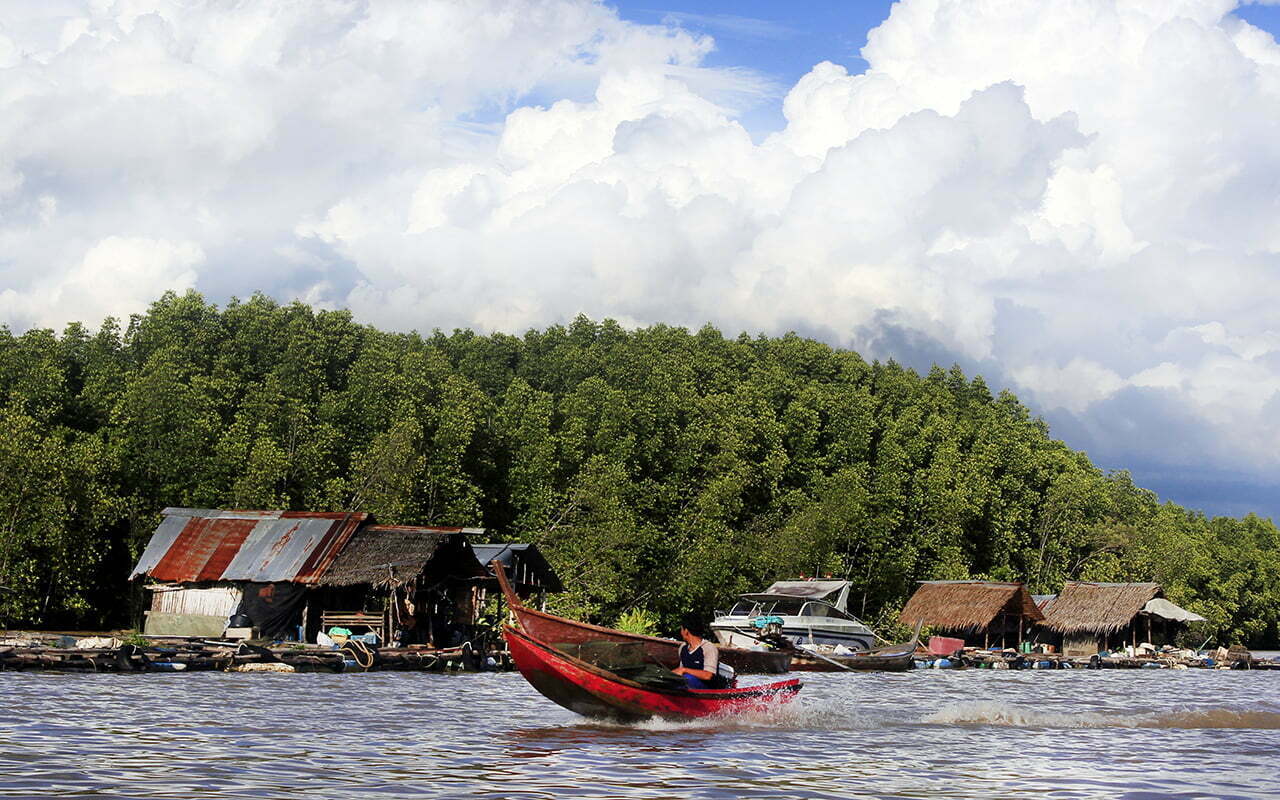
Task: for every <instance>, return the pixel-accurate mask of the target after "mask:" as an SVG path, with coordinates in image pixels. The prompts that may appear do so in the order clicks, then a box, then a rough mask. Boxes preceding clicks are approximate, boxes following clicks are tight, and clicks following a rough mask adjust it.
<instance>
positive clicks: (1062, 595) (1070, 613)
mask: <svg viewBox="0 0 1280 800" xmlns="http://www.w3.org/2000/svg"><path fill="white" fill-rule="evenodd" d="M1161 596H1163V592H1161V590H1160V584H1158V583H1084V582H1082V581H1067V583H1066V585H1065V586H1063V587H1062V591H1061V592H1059V593H1058V598H1057V599H1056V600H1054V601H1053V604H1052V605H1050V606H1049V609H1048V611H1047V612H1046V614H1045V620H1044V625H1045V627H1047V628H1050V629H1052V630H1055V631H1059V632H1061V633H1083V632H1089V633H1115V632H1116V631H1119V630H1122V629H1123V628H1125V627H1126V626H1128V625H1129V623H1130V622H1132V621H1133V618H1134V617H1135V616H1137V615H1138V612H1140V611H1142V609H1143V607H1144V606H1146V604H1147V601H1148V600H1151V599H1152V598H1154V597H1161Z"/></svg>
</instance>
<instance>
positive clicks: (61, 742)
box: [0, 670, 1280, 800]
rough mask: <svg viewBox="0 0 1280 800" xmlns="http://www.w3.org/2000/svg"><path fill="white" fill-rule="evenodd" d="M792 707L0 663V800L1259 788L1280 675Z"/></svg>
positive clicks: (1127, 792)
mask: <svg viewBox="0 0 1280 800" xmlns="http://www.w3.org/2000/svg"><path fill="white" fill-rule="evenodd" d="M804 680H805V683H806V686H805V689H804V691H803V692H802V693H801V696H800V698H799V699H798V700H797V701H796V702H795V703H792V704H791V705H789V706H785V707H782V708H779V709H774V710H771V711H769V712H765V713H761V714H755V715H749V716H744V717H737V718H730V719H720V720H702V721H698V722H692V723H671V722H662V721H654V722H645V723H639V724H632V725H612V724H601V723H597V722H591V721H588V720H584V719H582V718H580V717H577V716H574V715H573V714H571V713H570V712H568V711H565V710H563V709H560V708H558V707H556V706H554V705H552V704H550V703H549V702H547V701H546V700H544V699H543V698H542V697H541V696H539V695H537V694H536V693H535V692H533V690H532V689H530V687H529V686H528V685H527V684H526V683H524V681H523V680H522V679H521V678H520V677H519V676H518V675H513V674H505V675H454V676H449V675H430V674H413V673H371V674H367V675H323V674H302V675H270V674H266V675H237V674H223V673H201V674H194V675H180V676H179V675H175V676H158V675H57V674H24V673H0V687H2V688H3V692H4V697H5V699H6V700H7V701H8V702H7V704H6V705H7V709H8V710H7V712H6V714H5V715H4V716H3V717H0V797H48V796H60V797H90V796H94V797H102V796H108V797H120V798H138V799H139V800H160V799H161V798H165V799H167V798H332V797H338V796H348V797H378V798H457V797H479V798H528V800H544V799H545V798H561V797H567V796H572V797H589V798H596V797H599V798H671V797H681V798H684V797H689V798H737V797H751V798H765V797H767V798H777V797H808V798H850V797H885V798H888V797H899V798H901V797H926V796H928V797H931V798H932V797H954V798H978V797H982V798H990V797H1012V798H1037V800H1042V799H1043V798H1095V797H1106V798H1109V799H1111V800H1118V799H1122V798H1130V799H1132V800H1137V799H1138V798H1156V797H1160V798H1167V797H1174V798H1193V797H1194V798H1203V797H1215V798H1219V797H1221V798H1257V797H1268V796H1272V797H1274V796H1280V794H1277V792H1276V789H1274V788H1273V785H1274V779H1275V764H1276V763H1277V756H1280V742H1278V740H1280V737H1277V736H1276V733H1275V731H1276V730H1277V729H1280V675H1277V674H1274V673H1271V674H1266V673H1238V672H1221V671H1219V672H1207V671H1206V672H1190V671H1188V672H1183V673H1172V674H1170V673H1164V672H1161V673H1154V672H1146V673H1142V672H1105V671H1104V672H1084V671H1081V672H1075V673H1071V672H1051V673H1007V672H1006V673H1000V672H994V673H992V672H985V671H977V670H974V671H967V672H944V671H920V672H915V673H908V674H904V675H875V674H867V675H856V676H844V675H809V676H805V677H804Z"/></svg>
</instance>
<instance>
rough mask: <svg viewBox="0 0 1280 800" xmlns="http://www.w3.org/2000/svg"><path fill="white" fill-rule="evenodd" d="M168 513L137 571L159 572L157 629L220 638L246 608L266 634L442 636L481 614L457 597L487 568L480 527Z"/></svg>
mask: <svg viewBox="0 0 1280 800" xmlns="http://www.w3.org/2000/svg"><path fill="white" fill-rule="evenodd" d="M163 514H164V519H163V521H162V522H161V523H160V526H159V527H158V528H157V529H156V531H155V533H154V534H153V535H152V537H151V541H150V542H149V543H148V545H147V548H146V550H145V551H144V552H143V554H142V556H141V558H140V559H139V560H138V564H137V566H135V567H134V570H133V574H132V575H131V577H132V578H138V577H147V578H150V579H151V581H153V583H152V584H151V585H149V586H148V587H147V588H148V589H149V590H150V591H151V592H152V601H151V608H150V610H148V611H147V612H146V613H147V618H146V624H145V626H144V632H145V633H147V634H151V635H165V634H169V635H180V636H220V635H222V633H223V631H224V630H225V628H226V627H227V622H228V618H229V617H231V616H232V615H236V614H243V615H246V616H247V617H249V619H250V622H251V624H252V626H253V627H255V628H258V629H259V631H260V633H261V634H262V635H263V636H279V637H287V638H295V639H296V638H299V637H300V636H301V637H305V639H306V640H307V641H315V635H316V633H317V632H318V631H319V630H321V628H322V626H323V627H325V628H326V629H327V628H328V627H330V626H335V625H337V626H341V627H345V628H349V629H351V630H353V631H354V632H357V633H360V632H364V631H373V632H375V633H378V634H379V638H380V640H387V639H389V638H391V636H392V635H393V634H394V633H395V631H396V630H397V629H398V628H400V627H407V628H414V629H415V630H416V635H417V637H418V639H419V640H425V643H435V640H441V639H443V638H444V635H445V634H446V633H447V634H448V635H449V637H450V638H455V635H456V632H457V630H458V628H459V626H461V625H463V624H465V623H463V622H460V621H459V620H466V621H467V622H474V618H473V617H470V616H467V615H468V614H470V613H471V609H465V610H464V611H459V610H458V609H457V608H456V607H455V606H454V605H452V603H453V602H454V601H455V600H456V599H457V598H459V597H470V596H471V586H472V583H473V582H474V581H476V580H477V579H482V578H485V577H487V574H488V573H487V571H486V570H485V569H484V568H483V567H482V566H481V565H480V563H479V561H477V559H476V556H475V553H474V552H473V551H472V549H471V545H470V544H469V543H468V542H467V538H466V534H467V533H468V532H470V533H480V532H482V531H481V530H479V529H464V528H425V527H402V526H379V525H376V524H374V520H373V518H372V517H371V516H370V515H368V514H360V513H342V512H336V513H315V512H303V511H220V510H214V509H191V508H166V509H165V510H164V512H163ZM411 620H412V621H411ZM418 626H420V627H418ZM441 644H443V642H441Z"/></svg>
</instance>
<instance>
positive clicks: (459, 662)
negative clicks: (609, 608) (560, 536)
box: [0, 639, 510, 673]
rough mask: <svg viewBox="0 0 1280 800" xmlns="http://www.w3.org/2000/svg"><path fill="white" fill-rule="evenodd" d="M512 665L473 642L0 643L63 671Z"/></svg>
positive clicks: (10, 653) (10, 660) (16, 660)
mask: <svg viewBox="0 0 1280 800" xmlns="http://www.w3.org/2000/svg"><path fill="white" fill-rule="evenodd" d="M495 669H510V660H509V658H507V656H506V654H505V652H502V651H496V652H490V653H481V652H479V651H477V650H473V649H472V648H471V647H469V646H464V647H454V648H449V649H443V650H433V649H427V648H416V647H410V648H390V647H384V648H364V647H360V646H359V645H354V644H353V645H348V646H346V647H343V648H340V649H336V650H335V649H331V648H322V647H318V646H315V645H312V646H301V645H292V646H290V645H284V646H279V645H277V646H272V647H261V646H254V645H251V644H247V643H241V642H232V641H219V640H191V639H181V640H168V641H155V642H151V643H150V644H147V645H145V646H140V645H134V644H122V645H120V646H119V647H98V648H87V649H83V648H74V647H56V646H47V645H45V644H32V645H27V646H20V645H3V646H0V670H57V671H63V672H125V673H127V672H148V673H150V672H157V673H178V672H201V671H212V670H230V671H239V672H256V671H263V672H377V671H419V672H459V671H472V672H474V671H486V670H495Z"/></svg>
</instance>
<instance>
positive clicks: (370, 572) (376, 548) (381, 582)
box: [317, 525, 488, 587]
mask: <svg viewBox="0 0 1280 800" xmlns="http://www.w3.org/2000/svg"><path fill="white" fill-rule="evenodd" d="M429 566H430V567H431V568H432V569H431V571H434V572H437V573H440V574H441V576H442V577H443V576H445V575H447V576H448V577H450V578H459V579H462V578H481V577H484V576H485V575H487V574H488V573H487V572H486V571H485V569H484V568H483V567H482V566H481V565H480V562H479V561H478V560H477V559H476V556H475V553H474V552H473V551H472V549H471V545H470V544H468V543H467V540H466V538H465V537H464V536H462V535H461V533H460V529H458V528H423V527H414V526H408V525H370V526H367V527H364V528H361V529H360V530H358V531H356V533H355V535H353V536H352V537H351V541H349V542H348V543H347V546H346V547H345V548H343V550H342V552H341V553H339V554H338V557H337V558H336V559H334V562H333V565H332V566H330V567H329V569H328V570H327V571H326V572H325V574H324V575H323V576H322V577H321V578H320V580H319V581H318V582H317V583H318V585H320V586H357V585H360V584H369V585H371V586H375V587H387V586H403V585H404V584H406V583H409V582H410V581H412V580H414V579H415V578H417V577H418V576H419V575H421V574H423V572H425V571H428V567H429Z"/></svg>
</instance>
